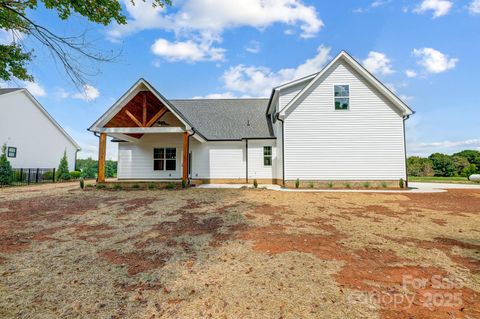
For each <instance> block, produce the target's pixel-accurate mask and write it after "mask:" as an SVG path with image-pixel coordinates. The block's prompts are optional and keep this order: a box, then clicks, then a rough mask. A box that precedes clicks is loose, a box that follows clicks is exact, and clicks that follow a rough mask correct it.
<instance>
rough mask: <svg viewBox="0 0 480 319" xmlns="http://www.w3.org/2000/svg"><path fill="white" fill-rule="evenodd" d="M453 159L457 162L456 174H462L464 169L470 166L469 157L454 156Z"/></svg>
mask: <svg viewBox="0 0 480 319" xmlns="http://www.w3.org/2000/svg"><path fill="white" fill-rule="evenodd" d="M452 160H453V163H454V164H455V175H458V176H461V175H462V172H463V170H464V169H465V168H467V167H469V166H470V163H469V162H468V159H467V158H465V157H463V156H452Z"/></svg>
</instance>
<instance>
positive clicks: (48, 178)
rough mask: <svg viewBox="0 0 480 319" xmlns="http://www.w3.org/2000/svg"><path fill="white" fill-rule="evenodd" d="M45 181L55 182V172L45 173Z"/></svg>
mask: <svg viewBox="0 0 480 319" xmlns="http://www.w3.org/2000/svg"><path fill="white" fill-rule="evenodd" d="M42 178H43V180H45V181H53V172H45V173H43V175H42Z"/></svg>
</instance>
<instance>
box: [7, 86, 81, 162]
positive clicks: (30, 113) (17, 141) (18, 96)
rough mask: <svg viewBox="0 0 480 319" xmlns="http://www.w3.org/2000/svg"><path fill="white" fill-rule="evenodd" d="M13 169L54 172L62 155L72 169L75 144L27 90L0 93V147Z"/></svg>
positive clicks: (76, 146) (78, 148)
mask: <svg viewBox="0 0 480 319" xmlns="http://www.w3.org/2000/svg"><path fill="white" fill-rule="evenodd" d="M3 144H6V145H7V156H8V160H9V161H10V164H11V165H12V167H14V168H56V167H58V165H59V163H60V159H61V157H62V156H63V152H64V151H66V152H67V158H68V167H69V169H70V170H74V168H75V159H76V155H77V151H79V150H80V147H79V146H78V144H77V143H76V142H75V141H74V140H73V139H72V138H71V137H70V136H69V135H68V134H67V132H65V130H64V129H63V128H62V127H61V126H60V125H59V124H58V123H57V122H56V121H55V120H54V119H53V118H52V117H51V116H50V114H48V112H47V111H46V110H45V109H44V108H43V107H42V106H41V105H40V103H39V102H38V101H37V100H36V99H35V98H34V97H33V96H32V95H31V94H30V92H28V90H26V89H21V88H14V89H0V145H3Z"/></svg>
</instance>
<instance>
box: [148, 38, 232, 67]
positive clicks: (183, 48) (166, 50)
mask: <svg viewBox="0 0 480 319" xmlns="http://www.w3.org/2000/svg"><path fill="white" fill-rule="evenodd" d="M211 44H212V43H211V42H210V43H208V42H203V43H196V42H194V41H192V40H188V41H185V42H170V41H168V40H165V39H157V40H156V41H155V43H153V45H152V52H153V53H154V54H155V55H157V56H160V57H163V58H165V59H166V60H167V61H187V62H197V61H219V60H223V59H224V52H225V50H224V49H222V48H215V47H212V46H211Z"/></svg>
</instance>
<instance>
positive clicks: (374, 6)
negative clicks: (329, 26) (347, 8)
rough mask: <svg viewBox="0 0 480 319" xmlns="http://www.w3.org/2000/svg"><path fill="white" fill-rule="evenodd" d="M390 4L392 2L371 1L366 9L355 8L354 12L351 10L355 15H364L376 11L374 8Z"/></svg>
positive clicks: (386, 0) (384, 0) (389, 0)
mask: <svg viewBox="0 0 480 319" xmlns="http://www.w3.org/2000/svg"><path fill="white" fill-rule="evenodd" d="M390 2H392V0H375V1H372V2H371V3H370V5H369V6H368V7H366V8H356V9H355V10H353V12H355V13H365V12H368V11H370V9H376V8H380V7H383V6H384V5H387V4H389V3H390Z"/></svg>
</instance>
